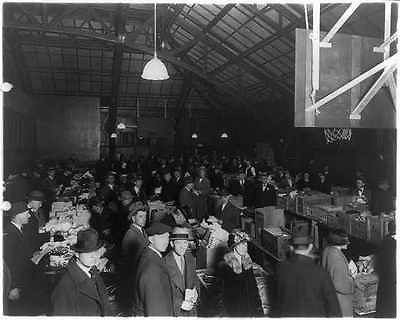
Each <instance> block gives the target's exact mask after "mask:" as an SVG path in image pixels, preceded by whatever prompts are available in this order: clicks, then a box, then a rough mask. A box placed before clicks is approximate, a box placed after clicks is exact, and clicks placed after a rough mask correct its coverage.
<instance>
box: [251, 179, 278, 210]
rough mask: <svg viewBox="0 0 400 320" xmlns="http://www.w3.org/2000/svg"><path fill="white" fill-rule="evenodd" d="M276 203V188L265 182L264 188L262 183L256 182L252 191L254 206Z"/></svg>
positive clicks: (259, 206)
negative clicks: (253, 191)
mask: <svg viewBox="0 0 400 320" xmlns="http://www.w3.org/2000/svg"><path fill="white" fill-rule="evenodd" d="M275 205H276V190H275V187H274V186H273V185H271V184H267V186H266V188H265V190H264V191H263V189H262V184H261V183H260V184H258V185H257V186H256V189H255V193H254V206H255V207H256V208H262V207H267V206H275Z"/></svg>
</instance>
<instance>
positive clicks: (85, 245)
mask: <svg viewBox="0 0 400 320" xmlns="http://www.w3.org/2000/svg"><path fill="white" fill-rule="evenodd" d="M77 238H78V241H77V242H76V244H75V245H73V246H71V249H72V250H74V251H76V252H79V253H89V252H93V251H96V250H98V249H100V248H101V247H102V246H103V245H104V242H103V241H102V240H100V238H99V234H98V233H97V231H96V230H95V229H92V228H90V229H86V230H81V231H79V232H78V235H77Z"/></svg>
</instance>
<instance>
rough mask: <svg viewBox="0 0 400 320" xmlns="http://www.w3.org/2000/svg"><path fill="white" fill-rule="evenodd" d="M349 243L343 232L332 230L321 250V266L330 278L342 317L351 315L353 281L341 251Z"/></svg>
mask: <svg viewBox="0 0 400 320" xmlns="http://www.w3.org/2000/svg"><path fill="white" fill-rule="evenodd" d="M349 243H350V241H349V238H348V236H347V235H346V234H345V233H344V232H341V231H334V232H331V234H330V235H329V237H328V246H327V247H326V248H325V249H324V251H323V252H322V266H323V267H324V268H325V269H326V270H327V271H328V273H329V274H330V276H331V278H332V282H333V285H334V287H335V289H336V294H337V297H338V300H339V304H340V309H341V311H342V316H343V317H352V316H353V293H354V281H353V278H352V276H351V273H350V269H349V263H348V261H347V258H346V256H345V255H344V254H343V252H342V250H345V249H347V246H348V244H349Z"/></svg>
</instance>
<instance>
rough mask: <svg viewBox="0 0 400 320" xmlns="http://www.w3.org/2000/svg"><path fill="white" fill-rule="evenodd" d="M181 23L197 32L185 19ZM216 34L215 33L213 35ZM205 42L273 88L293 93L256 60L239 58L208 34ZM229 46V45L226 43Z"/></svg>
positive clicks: (191, 31)
mask: <svg viewBox="0 0 400 320" xmlns="http://www.w3.org/2000/svg"><path fill="white" fill-rule="evenodd" d="M178 20H179V24H180V25H181V26H182V27H183V28H184V29H186V30H187V31H189V32H190V33H196V32H197V30H196V29H195V28H194V27H192V26H191V25H189V24H188V23H187V22H186V21H184V20H183V19H178ZM213 36H214V35H213ZM203 42H205V43H206V44H207V45H208V46H210V47H212V48H215V50H216V51H217V52H218V53H219V54H221V55H222V56H224V57H226V58H227V59H229V60H235V61H237V63H238V64H239V65H241V66H242V67H243V68H244V69H245V70H246V71H247V72H249V73H250V74H251V75H253V76H254V77H256V78H258V79H260V80H262V81H264V82H265V84H266V86H267V87H271V88H276V89H278V90H284V91H289V92H291V93H292V91H291V90H290V89H289V87H288V86H287V85H285V84H284V83H282V82H279V79H277V78H273V77H271V76H270V75H269V74H267V73H266V72H265V71H264V70H263V69H262V68H261V67H260V66H257V65H256V64H255V63H254V62H250V61H245V60H244V59H241V58H239V56H240V55H238V54H235V53H233V52H232V51H231V50H229V49H227V48H226V47H225V46H222V45H220V44H219V43H217V42H215V41H214V40H213V39H212V38H210V37H209V36H208V35H206V36H205V38H204V40H203ZM225 45H226V46H227V47H229V45H227V44H226V43H225Z"/></svg>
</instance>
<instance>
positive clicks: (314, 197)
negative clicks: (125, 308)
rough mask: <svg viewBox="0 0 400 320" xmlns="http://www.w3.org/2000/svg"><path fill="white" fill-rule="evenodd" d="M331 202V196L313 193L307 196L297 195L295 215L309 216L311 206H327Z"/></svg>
mask: <svg viewBox="0 0 400 320" xmlns="http://www.w3.org/2000/svg"><path fill="white" fill-rule="evenodd" d="M331 202H332V198H331V196H330V195H329V194H325V193H322V192H316V191H313V192H311V193H309V194H304V195H299V196H297V205H296V213H297V214H300V215H311V210H310V208H311V207H312V206H313V205H317V204H325V205H329V204H331Z"/></svg>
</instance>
